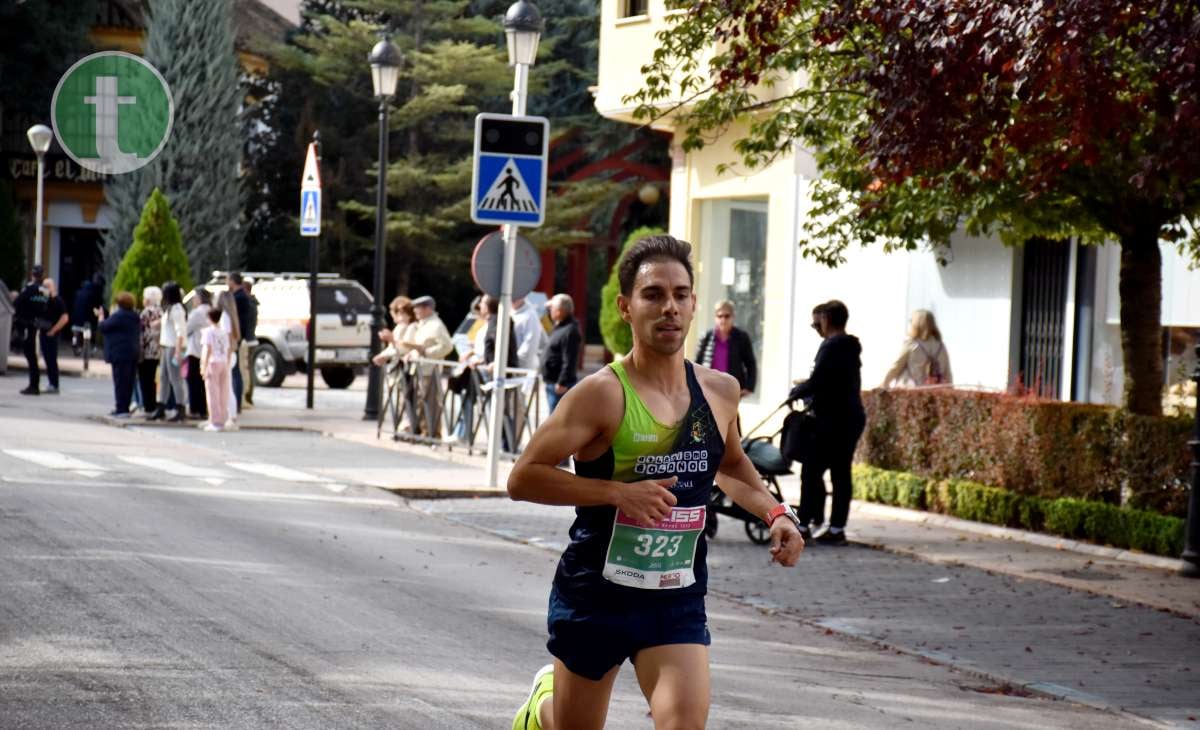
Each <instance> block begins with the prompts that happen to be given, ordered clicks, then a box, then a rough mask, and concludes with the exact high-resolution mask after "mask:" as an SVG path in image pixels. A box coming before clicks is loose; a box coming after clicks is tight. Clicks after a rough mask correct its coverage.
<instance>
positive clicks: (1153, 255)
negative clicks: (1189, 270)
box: [1120, 226, 1163, 416]
mask: <svg viewBox="0 0 1200 730" xmlns="http://www.w3.org/2000/svg"><path fill="white" fill-rule="evenodd" d="M1120 294H1121V354H1122V356H1123V359H1124V363H1125V407H1126V408H1128V409H1129V410H1130V411H1132V412H1134V413H1140V414H1143V415H1148V416H1161V415H1162V389H1163V360H1162V252H1161V251H1160V250H1159V247H1158V227H1157V226H1155V227H1150V226H1139V227H1138V228H1136V229H1135V230H1132V231H1130V232H1129V233H1127V234H1126V235H1124V236H1122V237H1121V280H1120Z"/></svg>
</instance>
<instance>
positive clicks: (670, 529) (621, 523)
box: [603, 506, 706, 590]
mask: <svg viewBox="0 0 1200 730" xmlns="http://www.w3.org/2000/svg"><path fill="white" fill-rule="evenodd" d="M705 510H706V507H703V506H700V507H674V508H672V509H671V514H670V515H668V516H667V517H666V519H664V520H662V521H661V522H659V523H658V524H656V525H655V526H654V527H643V526H642V525H640V524H638V523H637V522H635V521H634V520H633V519H632V518H630V517H629V516H628V515H626V514H625V513H624V512H622V511H621V510H617V516H616V518H615V519H614V520H613V531H612V539H611V540H610V541H609V543H608V555H607V556H606V557H605V560H604V573H603V574H604V577H605V578H606V579H608V580H609V581H611V582H613V583H616V584H618V585H623V586H630V587H631V588H646V589H650V590H663V589H670V588H686V587H688V586H690V585H692V584H693V583H695V582H696V574H695V571H694V569H693V568H694V565H693V564H694V562H695V560H696V545H697V543H699V541H700V533H701V532H703V531H704V518H705Z"/></svg>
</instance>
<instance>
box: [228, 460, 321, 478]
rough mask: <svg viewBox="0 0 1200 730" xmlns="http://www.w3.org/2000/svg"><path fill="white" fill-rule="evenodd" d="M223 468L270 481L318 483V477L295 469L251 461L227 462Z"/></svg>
mask: <svg viewBox="0 0 1200 730" xmlns="http://www.w3.org/2000/svg"><path fill="white" fill-rule="evenodd" d="M225 466H231V467H233V468H234V469H238V470H241V471H248V472H250V473H251V474H258V475H259V476H264V477H267V478H270V479H279V480H280V481H284V482H319V481H322V479H321V478H320V477H315V476H313V475H312V474H308V473H305V472H302V471H298V470H296V469H290V468H288V467H286V466H279V465H278V464H264V463H259V462H252V461H227V462H225Z"/></svg>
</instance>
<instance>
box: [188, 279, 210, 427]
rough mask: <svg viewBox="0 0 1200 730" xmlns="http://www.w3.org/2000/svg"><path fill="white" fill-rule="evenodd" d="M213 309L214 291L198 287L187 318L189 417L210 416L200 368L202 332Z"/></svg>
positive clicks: (197, 418) (201, 417)
mask: <svg viewBox="0 0 1200 730" xmlns="http://www.w3.org/2000/svg"><path fill="white" fill-rule="evenodd" d="M211 309H212V292H210V291H209V290H208V289H205V288H204V287H202V286H199V287H196V298H195V303H194V304H193V305H192V311H191V313H189V314H188V319H187V360H188V371H187V389H188V417H189V418H192V419H196V420H199V419H205V418H208V395H207V394H206V393H205V390H204V372H203V371H202V370H201V368H200V355H201V344H202V343H201V342H200V334H201V333H202V332H203V331H204V328H205V327H207V326H208V312H209V310H211Z"/></svg>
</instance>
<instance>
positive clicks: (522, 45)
mask: <svg viewBox="0 0 1200 730" xmlns="http://www.w3.org/2000/svg"><path fill="white" fill-rule="evenodd" d="M504 37H505V40H506V41H507V42H508V65H510V66H512V67H513V90H512V114H513V116H514V117H522V116H525V99H526V96H528V91H529V68H530V66H533V64H534V63H535V62H536V61H537V49H538V41H539V40H540V39H541V37H542V15H541V13H539V12H538V9H537V6H536V5H534V4H533V3H532V2H529V0H517V2H515V3H513V4H512V5H510V6H509V8H508V12H506V13H505V14H504ZM518 228H519V226H516V225H512V224H507V225H505V226H504V278H503V279H502V280H501V285H500V311H498V312H496V317H497V319H496V364H495V366H494V367H495V373H496V378H495V381H494V383H493V387H494V390H493V391H492V414H491V415H492V425H491V429H490V430H489V432H488V486H490V487H492V488H495V487H496V486H497V484H498V482H499V479H500V448H501V441H500V435H501V429H502V427H503V424H504V396H505V394H506V393H505V378H506V374H507V370H508V350H509V348H510V347H511V346H512V343H511V342H510V341H509V336H508V332H509V322H511V321H512V287H513V269H514V267H515V262H516V251H517V229H518ZM514 438H515V439H519V438H520V436H519V435H515V436H514ZM510 446H511V448H512V449H514V450H515V449H516V447H517V445H516V444H515V443H514V444H510Z"/></svg>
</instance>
